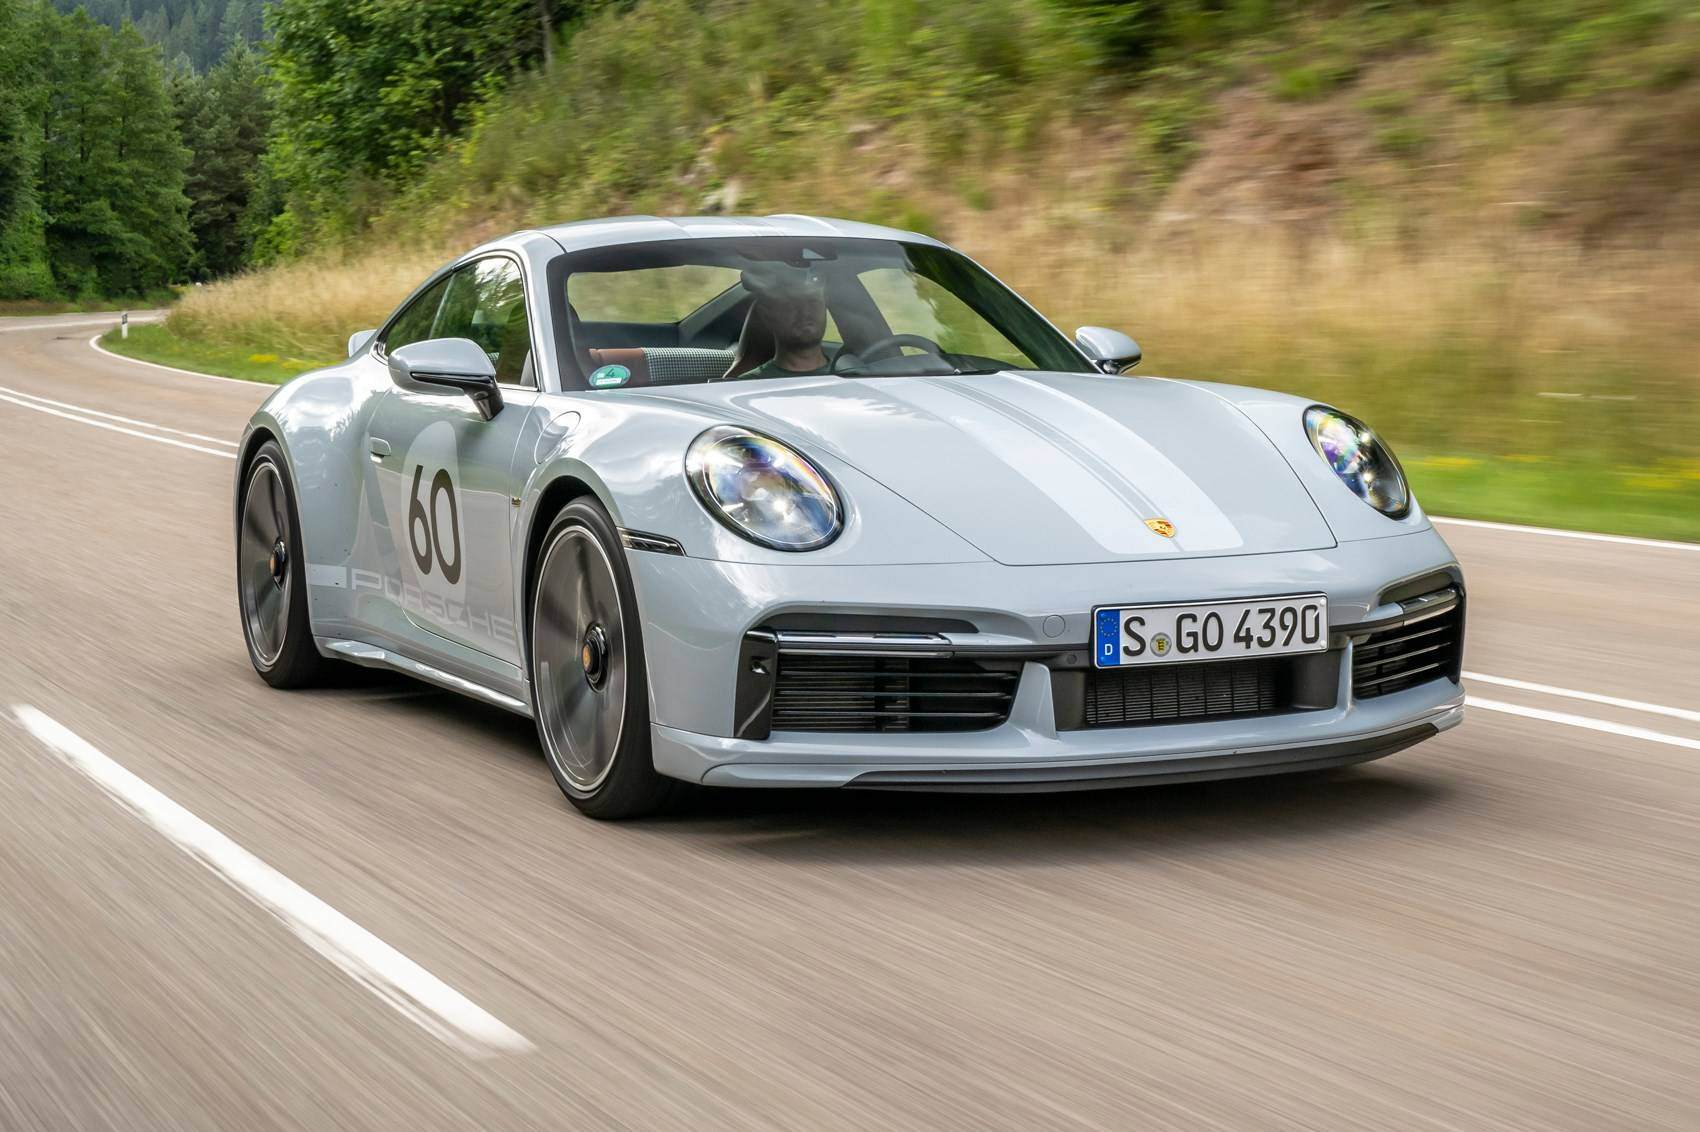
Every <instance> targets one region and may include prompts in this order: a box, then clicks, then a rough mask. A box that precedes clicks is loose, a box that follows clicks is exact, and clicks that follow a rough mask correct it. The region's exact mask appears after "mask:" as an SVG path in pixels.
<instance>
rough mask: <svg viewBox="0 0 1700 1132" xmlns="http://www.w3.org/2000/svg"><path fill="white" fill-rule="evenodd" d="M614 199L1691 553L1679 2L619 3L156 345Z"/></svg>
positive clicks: (1454, 481) (1520, 514)
mask: <svg viewBox="0 0 1700 1132" xmlns="http://www.w3.org/2000/svg"><path fill="white" fill-rule="evenodd" d="M1135 9H1141V10H1146V11H1162V12H1166V13H1167V15H1166V16H1165V17H1164V19H1163V20H1162V21H1160V22H1158V23H1156V24H1152V25H1150V26H1146V25H1138V26H1133V25H1128V26H1123V25H1118V24H1115V23H1114V22H1113V21H1114V19H1115V18H1119V17H1122V16H1125V15H1126V13H1128V12H1130V11H1133V10H1135ZM1189 14H1190V15H1189ZM1106 20H1110V21H1111V22H1108V23H1107V22H1105V21H1106ZM635 211H647V212H663V213H666V212H674V213H678V212H687V213H688V212H715V211H722V212H729V211H736V212H754V213H760V212H767V211H809V212H820V213H826V214H833V215H841V216H850V217H856V218H863V219H873V220H878V221H882V222H887V223H894V224H898V225H901V226H904V227H911V228H918V229H922V230H925V231H928V232H931V233H933V234H936V235H939V236H941V237H943V238H945V239H948V240H951V241H952V242H954V243H957V244H958V245H960V246H962V247H963V248H965V249H966V250H968V251H969V252H970V253H971V254H974V255H975V256H977V257H978V258H980V259H982V260H983V261H984V262H986V263H987V264H988V265H989V266H990V267H992V268H993V270H995V271H997V272H998V273H999V274H1000V275H1002V276H1003V277H1004V278H1005V279H1006V280H1008V281H1009V282H1010V283H1012V284H1013V285H1015V286H1016V287H1017V288H1019V289H1020V290H1022V291H1023V292H1024V293H1026V294H1028V295H1029V296H1030V297H1032V298H1033V299H1034V300H1035V301H1036V302H1037V303H1038V304H1039V305H1040V307H1041V308H1042V309H1044V310H1045V311H1046V312H1047V313H1048V314H1049V315H1050V316H1051V317H1052V318H1053V319H1055V320H1056V321H1058V322H1059V323H1061V324H1063V325H1065V326H1069V327H1072V326H1074V325H1078V324H1081V323H1086V322H1099V323H1105V324H1108V325H1114V326H1120V327H1124V328H1126V329H1128V330H1129V331H1130V332H1132V333H1133V334H1134V335H1135V336H1136V337H1138V338H1139V339H1140V340H1141V342H1142V343H1143V345H1144V346H1145V349H1146V356H1147V358H1148V359H1149V361H1148V362H1147V365H1148V367H1149V368H1150V369H1151V370H1152V371H1154V372H1160V373H1164V374H1170V375H1177V376H1204V377H1213V378H1217V379H1223V380H1230V381H1241V382H1245V383H1248V384H1259V385H1268V386H1272V387H1278V388H1283V389H1289V390H1293V391H1297V392H1302V393H1305V394H1307V395H1310V396H1315V397H1318V398H1319V399H1327V400H1331V401H1334V402H1336V403H1338V404H1340V405H1342V406H1343V407H1346V408H1348V409H1350V410H1353V411H1356V412H1358V413H1360V414H1361V415H1364V416H1366V417H1368V418H1369V419H1371V420H1373V421H1375V422H1376V423H1377V424H1378V425H1379V426H1380V427H1381V428H1382V430H1383V431H1385V432H1387V433H1388V434H1389V435H1390V436H1391V437H1392V439H1393V441H1394V442H1395V444H1396V445H1397V446H1399V447H1400V449H1401V450H1402V451H1404V452H1406V453H1407V455H1408V456H1410V455H1411V454H1415V457H1416V458H1415V459H1410V460H1408V462H1409V463H1411V464H1412V465H1413V468H1412V470H1413V472H1414V474H1415V476H1416V478H1417V479H1418V481H1419V486H1422V487H1424V488H1425V490H1426V494H1427V497H1428V498H1429V500H1430V502H1431V505H1434V504H1435V503H1436V502H1437V500H1438V501H1439V502H1440V503H1441V504H1442V505H1446V506H1452V505H1456V507H1457V508H1459V509H1466V510H1471V511H1475V512H1478V513H1491V514H1494V515H1497V516H1501V517H1509V518H1517V519H1524V520H1532V521H1556V522H1569V523H1573V524H1588V523H1593V524H1597V525H1600V526H1606V527H1611V528H1613V529H1633V530H1636V531H1645V532H1648V533H1666V534H1686V533H1700V520H1695V519H1693V518H1692V516H1694V515H1700V462H1697V461H1696V459H1695V455H1696V445H1695V442H1694V440H1693V439H1692V438H1693V437H1694V436H1695V435H1697V431H1696V430H1697V429H1700V408H1697V406H1696V401H1697V398H1696V395H1695V394H1696V387H1697V383H1700V373H1697V372H1696V369H1697V365H1700V363H1697V362H1696V351H1695V350H1694V348H1693V343H1694V342H1695V341H1696V340H1697V338H1700V5H1696V4H1694V3H1692V2H1682V3H1678V2H1675V0H1634V2H1631V3H1627V4H1623V3H1604V2H1601V0H1538V2H1529V3H1521V4H1515V5H1513V4H1494V3H1488V2H1486V0H1481V2H1469V0H1458V2H1451V3H1443V4H1433V5H1420V6H1404V5H1385V4H1354V3H1336V4H1329V5H1307V4H1292V5H1282V4H1273V3H1261V4H1256V3H1241V4H1228V5H1220V6H1200V5H1191V4H1171V5H1166V6H1165V5H1145V6H1143V8H1142V6H1140V5H1129V4H1125V3H1109V2H1107V0H935V2H933V3H927V4H924V3H921V2H920V0H838V2H828V0H710V2H708V3H687V2H686V0H641V2H639V3H636V4H633V5H622V6H614V7H609V8H605V9H602V10H600V11H599V13H598V14H596V15H594V16H592V17H590V18H588V19H587V20H585V21H583V22H582V23H580V24H579V25H577V26H576V27H575V29H574V30H573V33H572V35H571V37H570V39H569V40H568V41H567V42H566V43H564V45H563V47H562V49H561V51H560V52H559V53H558V54H557V55H556V58H555V61H554V64H553V66H552V67H550V68H548V69H546V70H545V71H542V72H539V73H533V74H530V75H526V76H523V77H521V78H520V79H518V80H517V81H515V82H514V83H512V84H511V85H510V86H509V87H508V88H507V89H506V90H505V91H504V92H502V93H500V94H498V95H496V96H495V97H493V98H492V99H491V100H490V101H489V102H487V103H486V104H485V105H484V106H483V107H482V108H481V110H480V112H479V114H478V116H477V120H476V122H475V124H474V125H473V127H472V128H471V130H470V131H469V132H468V133H467V134H466V135H465V136H464V137H462V138H461V139H459V140H458V141H456V142H455V143H453V144H452V145H451V146H450V147H449V148H448V149H447V151H446V152H445V153H443V155H442V156H440V157H439V158H438V159H436V160H435V162H434V163H432V164H431V165H430V166H429V167H428V168H427V169H426V171H425V172H424V173H423V175H421V176H419V177H417V178H416V179H414V180H413V181H412V182H411V183H404V184H399V185H396V186H393V187H392V188H391V189H390V190H389V192H388V194H387V195H386V196H385V197H384V198H383V199H381V200H380V202H379V204H378V205H377V207H376V208H375V210H373V211H372V212H371V213H370V214H368V215H366V216H364V217H362V218H361V220H362V221H364V222H365V223H366V224H367V228H366V232H365V234H364V235H363V236H361V237H358V238H357V239H356V240H354V242H352V243H346V244H343V245H341V246H337V247H320V248H319V249H318V250H316V251H313V252H310V253H309V254H306V255H305V256H304V257H303V258H301V259H298V260H296V261H292V262H288V263H285V264H283V265H280V266H277V267H274V268H272V269H270V270H268V271H263V272H259V273H256V274H253V275H250V276H247V277H244V278H241V279H237V280H234V281H232V282H230V283H226V284H222V285H219V286H215V287H209V288H206V289H205V290H203V291H200V292H197V293H196V294H195V295H193V296H191V297H189V298H188V299H186V300H185V301H184V303H183V304H182V305H181V307H180V308H179V310H178V311H177V312H176V313H175V314H174V315H173V318H172V320H171V332H172V333H173V334H174V335H175V336H177V337H178V338H180V339H185V340H189V341H198V342H202V343H215V344H219V345H220V346H221V348H224V349H227V350H229V349H234V350H242V349H247V348H252V349H253V350H255V351H257V352H261V353H263V354H267V355H270V354H285V355H295V356H299V357H301V358H312V357H326V358H328V357H334V356H335V353H336V351H337V349H338V347H339V346H340V343H341V341H342V339H343V337H344V336H345V335H346V334H347V332H348V331H349V330H350V329H352V328H354V327H356V326H359V325H369V324H371V323H373V322H375V321H377V320H378V319H379V318H380V317H381V316H382V314H383V313H384V312H385V311H387V310H388V309H389V308H390V306H391V305H392V304H393V302H394V301H395V299H396V298H397V297H398V296H399V295H400V294H401V293H402V292H404V291H405V290H406V289H407V288H408V287H409V286H411V284H412V283H414V282H416V281H417V279H418V278H419V276H420V275H421V273H422V272H424V271H425V270H428V269H429V268H430V267H431V266H433V265H434V264H435V263H437V262H440V261H441V259H443V258H444V257H445V256H447V255H448V254H451V253H452V251H454V250H456V249H458V248H461V247H464V246H465V245H467V244H468V243H469V242H471V241H474V240H477V239H481V238H484V237H487V236H489V235H492V234H495V233H497V232H500V231H503V230H506V229H510V228H513V227H517V226H521V225H526V224H534V223H543V222H549V221H556V220H565V219H571V218H575V217H579V216H587V215H604V214H613V213H622V212H635ZM303 235H304V237H310V235H311V234H310V233H305V234H303ZM308 243H310V239H304V240H303V244H308ZM1437 493H1438V494H1437ZM1685 515H1687V516H1690V517H1689V518H1687V519H1685V518H1684V517H1683V516H1685ZM1691 528H1694V529H1693V530H1691Z"/></svg>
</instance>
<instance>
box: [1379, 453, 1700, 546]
mask: <svg viewBox="0 0 1700 1132" xmlns="http://www.w3.org/2000/svg"><path fill="white" fill-rule="evenodd" d="M1404 463H1405V472H1406V474H1407V475H1408V476H1409V477H1410V480H1411V487H1412V489H1413V490H1414V491H1415V492H1416V494H1417V498H1418V499H1419V500H1421V501H1422V505H1423V508H1424V509H1425V510H1426V511H1428V512H1429V513H1430V514H1434V515H1450V516H1454V517H1456V518H1460V519H1491V520H1495V521H1498V522H1502V523H1527V524H1529V525H1531V526H1538V527H1562V528H1565V529H1567V530H1577V531H1598V532H1601V533H1604V534H1615V535H1636V536H1639V537H1642V538H1663V539H1681V540H1686V541H1689V542H1700V460H1687V461H1682V462H1676V463H1669V462H1667V463H1665V464H1663V465H1659V466H1654V467H1648V468H1617V467H1589V466H1587V465H1583V464H1561V463H1558V462H1556V461H1552V460H1547V459H1542V458H1538V457H1527V456H1526V457H1519V458H1517V459H1505V458H1494V457H1473V456H1439V455H1419V456H1415V457H1411V458H1408V459H1406V460H1405V462H1404Z"/></svg>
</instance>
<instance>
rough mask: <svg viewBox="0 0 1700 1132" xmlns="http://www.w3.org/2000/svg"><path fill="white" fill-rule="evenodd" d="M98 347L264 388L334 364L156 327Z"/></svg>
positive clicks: (109, 335)
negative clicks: (263, 385) (238, 379)
mask: <svg viewBox="0 0 1700 1132" xmlns="http://www.w3.org/2000/svg"><path fill="white" fill-rule="evenodd" d="M100 344H101V346H103V347H104V348H106V349H108V350H111V351H112V352H113V353H114V354H122V355H124V356H125V357H128V358H135V359H137V360H139V361H144V362H154V363H156V364H158V365H162V366H175V367H176V368H178V369H187V370H194V371H195V372H196V373H211V374H217V375H218V376H220V377H235V378H240V379H242V380H243V381H257V382H261V383H262V384H266V385H281V384H283V383H284V382H286V381H288V380H289V379H290V378H292V377H295V376H296V375H297V374H301V373H305V372H306V371H307V370H310V369H317V368H319V367H320V366H325V365H329V364H331V362H333V361H335V360H336V358H335V357H332V358H329V359H326V358H323V357H320V358H316V359H315V358H297V357H284V356H280V355H278V354H275V353H270V352H267V351H266V350H265V349H264V348H260V347H254V346H242V345H233V344H229V343H220V342H207V341H203V340H200V339H195V338H185V337H183V336H182V335H179V334H176V333H174V332H173V331H172V330H171V328H170V327H169V326H165V325H161V324H158V323H147V324H143V325H140V326H131V327H130V336H129V337H128V338H122V337H120V336H119V333H118V331H117V329H113V330H109V331H107V332H106V333H105V334H103V335H101V336H100Z"/></svg>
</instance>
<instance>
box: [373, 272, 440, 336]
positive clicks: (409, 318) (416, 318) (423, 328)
mask: <svg viewBox="0 0 1700 1132" xmlns="http://www.w3.org/2000/svg"><path fill="white" fill-rule="evenodd" d="M448 286H449V280H448V278H446V277H445V278H443V279H439V280H437V282H436V283H434V284H432V285H431V286H430V287H429V288H428V289H426V290H425V291H424V292H423V293H422V294H420V296H419V297H418V298H416V299H414V300H413V301H412V302H411V303H408V304H407V307H406V309H404V310H403V311H402V312H401V313H400V314H398V315H396V317H395V321H394V322H392V323H390V329H389V333H387V334H385V335H384V349H385V351H389V350H395V349H399V348H400V347H402V346H407V345H410V344H412V343H414V342H423V341H424V340H425V339H427V338H429V337H431V324H432V323H434V322H436V320H437V308H438V307H440V306H442V304H443V292H444V291H446V290H448Z"/></svg>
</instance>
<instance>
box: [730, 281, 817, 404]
mask: <svg viewBox="0 0 1700 1132" xmlns="http://www.w3.org/2000/svg"><path fill="white" fill-rule="evenodd" d="M743 281H744V287H745V289H746V290H748V291H749V292H751V293H752V294H754V295H755V297H756V303H757V304H758V305H759V306H760V308H761V316H762V317H763V318H764V319H765V320H766V322H767V325H768V329H770V330H772V331H773V358H772V360H771V361H768V362H767V363H766V364H764V365H761V366H757V367H756V368H755V369H753V370H751V371H750V372H749V373H746V374H744V375H743V376H744V377H750V378H757V377H819V376H822V375H824V374H828V373H831V372H832V359H831V357H829V356H828V355H827V352H826V348H825V346H824V344H823V341H822V340H823V339H824V338H825V337H826V313H827V312H826V285H825V283H824V281H823V280H822V279H821V277H820V273H819V272H817V271H814V270H812V269H810V268H806V267H792V266H791V265H789V264H783V263H764V264H761V265H760V266H758V267H753V268H750V269H749V270H747V271H745V272H744V273H743Z"/></svg>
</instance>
